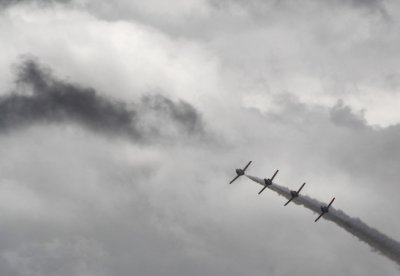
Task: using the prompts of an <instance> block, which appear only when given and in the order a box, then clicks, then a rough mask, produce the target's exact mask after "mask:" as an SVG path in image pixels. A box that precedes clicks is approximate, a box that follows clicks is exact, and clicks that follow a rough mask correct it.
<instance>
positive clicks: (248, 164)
mask: <svg viewBox="0 0 400 276" xmlns="http://www.w3.org/2000/svg"><path fill="white" fill-rule="evenodd" d="M250 164H251V161H250V162H249V163H247V165H246V166H245V167H244V169H243V171H245V170H246V169H247V168H248V167H249V166H250Z"/></svg>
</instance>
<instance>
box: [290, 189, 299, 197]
mask: <svg viewBox="0 0 400 276" xmlns="http://www.w3.org/2000/svg"><path fill="white" fill-rule="evenodd" d="M290 194H291V196H292V197H293V198H294V197H298V196H299V193H298V192H296V191H290Z"/></svg>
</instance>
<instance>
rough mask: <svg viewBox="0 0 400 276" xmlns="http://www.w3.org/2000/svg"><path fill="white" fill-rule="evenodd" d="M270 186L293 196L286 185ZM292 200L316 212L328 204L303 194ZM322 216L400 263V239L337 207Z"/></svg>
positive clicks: (288, 196) (287, 196)
mask: <svg viewBox="0 0 400 276" xmlns="http://www.w3.org/2000/svg"><path fill="white" fill-rule="evenodd" d="M246 176H247V177H248V178H249V179H251V180H253V181H254V182H257V183H259V184H261V185H262V186H264V185H265V184H264V180H263V179H260V178H258V177H254V176H250V175H246ZM268 188H269V189H270V190H272V191H274V192H276V193H278V194H279V195H281V196H283V197H285V198H287V199H290V198H291V194H290V190H289V189H288V188H286V187H282V186H280V185H277V184H275V183H274V184H272V185H270V186H268ZM292 202H294V203H295V204H297V205H302V206H304V207H306V208H307V209H310V210H311V211H313V212H316V213H321V209H320V207H321V206H326V204H324V203H322V202H320V201H318V200H316V199H313V198H311V197H308V196H305V195H301V194H300V195H299V196H298V197H297V198H295V199H293V201H292ZM322 218H324V219H326V220H329V221H332V222H334V223H335V224H336V225H338V226H340V227H341V228H342V229H344V230H346V231H347V232H349V233H351V234H353V235H354V236H355V237H357V238H358V239H360V240H361V241H363V242H365V243H367V244H369V245H370V246H371V247H372V248H373V249H375V250H376V251H378V252H380V253H381V254H382V255H384V256H386V257H388V258H389V259H391V260H393V261H395V262H396V263H397V264H399V265H400V243H399V242H398V241H396V240H394V239H392V238H390V237H388V236H386V235H384V234H382V233H380V232H379V231H378V230H376V229H374V228H372V227H369V226H368V225H367V224H365V223H364V222H363V221H361V220H360V219H359V218H353V217H350V216H349V215H347V214H346V213H345V212H343V211H341V210H338V209H335V208H333V207H332V206H331V207H330V208H329V212H328V213H326V214H325V215H324V216H323V217H322Z"/></svg>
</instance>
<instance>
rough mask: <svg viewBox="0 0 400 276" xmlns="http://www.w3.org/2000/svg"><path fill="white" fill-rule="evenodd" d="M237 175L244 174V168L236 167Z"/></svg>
mask: <svg viewBox="0 0 400 276" xmlns="http://www.w3.org/2000/svg"><path fill="white" fill-rule="evenodd" d="M236 174H237V175H244V171H243V170H242V169H236Z"/></svg>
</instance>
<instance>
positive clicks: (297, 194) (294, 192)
mask: <svg viewBox="0 0 400 276" xmlns="http://www.w3.org/2000/svg"><path fill="white" fill-rule="evenodd" d="M304 185H306V183H305V182H304V183H303V185H301V187H300V189H298V190H297V191H290V194H291V195H292V197H291V198H290V199H289V201H288V202H286V203H285V205H284V206H286V205H288V204H289V203H290V202H291V201H292V200H293V199H295V198H296V197H298V196H299V193H300V191H301V189H303V187H304Z"/></svg>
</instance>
